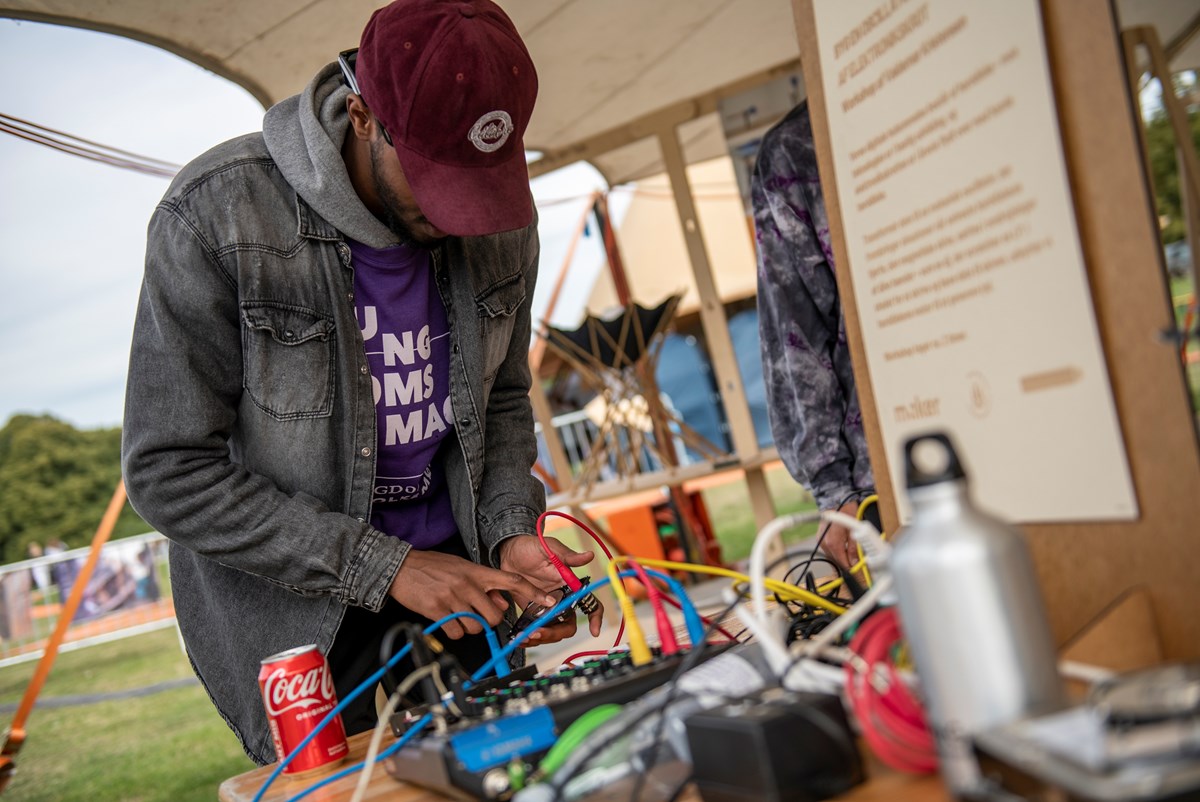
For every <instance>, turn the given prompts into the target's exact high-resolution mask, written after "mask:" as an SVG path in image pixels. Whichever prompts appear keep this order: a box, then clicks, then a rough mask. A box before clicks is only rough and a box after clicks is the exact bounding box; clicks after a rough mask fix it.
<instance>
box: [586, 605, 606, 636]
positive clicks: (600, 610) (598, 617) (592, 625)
mask: <svg viewBox="0 0 1200 802" xmlns="http://www.w3.org/2000/svg"><path fill="white" fill-rule="evenodd" d="M602 626H604V605H600V606H599V607H597V608H596V610H595V611H594V612H593V613H592V614H591V615H589V616H588V631H589V632H591V633H592V637H593V638H598V637H600V628H601V627H602Z"/></svg>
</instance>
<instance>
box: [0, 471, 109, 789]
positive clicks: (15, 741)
mask: <svg viewBox="0 0 1200 802" xmlns="http://www.w3.org/2000/svg"><path fill="white" fill-rule="evenodd" d="M124 507H125V481H124V480H123V479H122V480H120V481H118V482H117V489H116V490H114V491H113V496H112V500H111V501H109V502H108V509H106V510H105V511H104V517H102V518H101V519H100V526H99V527H97V529H96V534H95V536H94V537H93V538H92V550H91V552H89V553H88V558H87V562H85V563H84V564H83V569H82V570H81V571H80V572H79V576H78V578H77V579H76V580H75V585H74V586H73V587H72V588H71V595H70V597H68V598H67V603H66V605H64V606H63V608H62V610H61V611H60V612H59V615H58V623H57V624H56V625H55V627H54V634H52V635H51V636H50V640H49V641H48V642H47V643H46V651H45V653H43V654H42V659H41V660H39V661H38V666H37V671H35V672H34V673H33V679H31V680H30V681H29V686H28V687H27V688H26V689H25V697H24V698H23V699H21V706H20V707H19V708H17V714H16V715H15V716H13V720H12V724H10V725H9V727H8V729H7V730H6V731H5V733H4V746H3V748H2V749H0V793H4V789H5V788H7V787H8V783H9V781H10V780H12V776H13V774H14V773H16V770H17V765H16V762H15V760H14V758H15V757H16V755H17V753H18V752H20V751H21V747H22V746H23V745H24V744H25V721H26V720H27V719H28V718H29V714H30V713H31V712H33V705H34V702H36V701H37V698H38V694H40V693H41V692H42V686H43V685H45V684H46V677H47V676H48V675H49V674H50V668H51V667H52V666H53V665H54V659H55V658H56V657H58V647H59V646H61V645H62V641H63V638H64V637H65V636H66V634H67V627H69V626H70V625H71V619H73V618H74V617H75V612H76V611H77V610H78V609H79V603H80V602H81V601H83V592H84V590H86V589H87V584H88V580H89V579H91V578H92V572H93V571H95V570H96V563H98V562H99V561H100V550H101V548H102V547H103V546H104V544H105V543H106V542H108V538H109V536H110V535H112V531H113V527H114V526H116V523H117V518H118V517H119V516H120V515H121V510H122V509H123V508H124Z"/></svg>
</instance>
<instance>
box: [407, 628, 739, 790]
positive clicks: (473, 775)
mask: <svg viewBox="0 0 1200 802" xmlns="http://www.w3.org/2000/svg"><path fill="white" fill-rule="evenodd" d="M721 651H722V649H719V648H711V647H710V648H708V649H706V650H705V654H704V655H703V657H702V659H707V658H708V657H710V656H712V655H716V654H719V653H720V652H721ZM685 655H686V652H680V653H678V654H674V655H670V656H666V657H664V656H662V654H661V653H659V652H655V654H654V659H653V661H652V662H651V663H649V664H647V665H644V666H635V665H633V661H632V659H631V657H630V654H629V652H628V651H616V652H612V653H610V654H608V655H606V656H602V657H597V658H593V659H590V660H587V661H586V662H583V663H581V664H580V665H579V666H578V667H572V668H564V669H561V670H558V671H555V672H554V673H552V674H549V675H546V676H538V675H536V669H535V668H532V667H526V668H525V669H521V670H519V671H517V672H514V673H513V674H510V675H509V676H507V677H504V678H503V680H502V681H497V680H494V679H493V680H490V681H488V682H484V683H480V684H479V685H477V686H475V687H472V688H471V689H470V690H466V691H461V690H456V691H455V692H454V694H455V704H456V706H457V707H458V708H459V710H460V711H461V713H462V715H461V716H456V717H453V718H449V719H446V718H443V719H441V724H440V725H438V726H435V727H433V728H430V729H428V731H427V732H422V733H420V734H418V735H417V736H416V737H415V738H414V739H413V741H412V743H410V744H408V745H407V746H405V747H404V748H403V749H401V750H400V751H399V752H397V753H396V754H394V755H392V756H391V757H389V758H388V759H387V761H386V764H385V765H386V767H387V771H388V773H389V774H391V775H392V776H393V777H395V778H396V779H398V780H402V781H404V782H408V783H413V784H415V785H421V786H424V787H427V788H432V789H434V790H437V791H440V792H442V793H450V794H452V795H456V796H460V797H464V798H472V799H480V798H482V799H489V800H503V799H507V798H508V797H509V796H510V795H511V793H512V790H513V788H512V783H511V779H510V771H513V770H516V771H520V772H526V773H533V771H534V769H535V768H536V763H537V762H538V760H540V758H541V757H542V756H543V755H544V754H545V753H546V752H547V751H548V750H549V749H550V747H551V746H553V745H554V743H555V742H556V741H557V740H558V737H559V736H560V735H561V734H562V732H563V731H564V730H565V729H566V728H567V727H568V726H570V724H571V723H572V722H574V721H575V720H576V719H577V718H579V717H580V716H581V715H583V714H584V713H586V712H588V711H589V710H591V709H593V708H595V707H598V706H600V705H603V704H625V703H627V702H631V701H633V700H635V699H638V698H640V697H641V696H642V695H643V694H645V693H647V692H648V691H651V690H653V689H654V688H656V687H658V686H660V685H662V684H663V683H665V682H667V681H668V680H670V679H671V677H672V676H673V675H674V674H675V672H676V671H677V670H678V669H679V666H680V664H681V663H682V661H683V659H684V657H685ZM447 684H448V685H449V686H450V687H454V684H453V683H447ZM460 688H461V686H460ZM423 712H424V709H423V708H421V709H415V710H410V711H406V712H405V713H403V714H398V715H397V716H396V717H393V721H392V729H393V732H395V733H396V734H397V735H400V734H402V733H404V732H405V731H406V730H407V727H408V726H409V725H411V724H412V723H413V722H415V721H416V720H417V719H418V718H419V717H420V715H421V714H422V713H423Z"/></svg>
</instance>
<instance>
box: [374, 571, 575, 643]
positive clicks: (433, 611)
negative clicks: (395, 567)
mask: <svg viewBox="0 0 1200 802" xmlns="http://www.w3.org/2000/svg"><path fill="white" fill-rule="evenodd" d="M501 591H508V592H509V593H512V594H515V595H517V596H520V597H522V598H526V599H535V600H540V603H541V604H543V605H544V606H546V607H553V606H554V604H555V601H554V599H553V598H551V597H548V596H547V595H546V593H545V592H544V591H541V590H538V589H537V588H535V587H534V586H533V584H532V583H531V582H530V581H529V580H528V579H526V578H525V577H523V576H521V575H520V574H514V573H511V572H509V571H497V570H496V569H494V568H487V567H486V566H482V565H479V564H477V563H473V562H471V561H470V560H465V559H463V558H462V557H455V556H454V555H452V554H442V553H441V552H438V551H422V550H419V549H412V550H411V551H409V552H408V556H406V557H405V558H404V562H403V563H402V564H401V565H400V570H399V571H397V572H396V578H395V579H393V580H392V588H391V591H389V592H390V594H391V596H392V598H393V599H395V600H396V601H398V602H400V604H402V605H404V606H405V607H407V608H408V609H410V610H412V611H413V612H416V613H420V614H421V615H423V616H425V617H426V618H428V619H429V620H431V621H437V620H438V619H439V618H443V617H445V616H447V615H450V614H451V613H465V612H475V613H479V615H481V616H483V618H484V619H485V620H486V621H487V622H488V623H489V624H491V625H492V626H493V627H494V626H496V625H497V624H499V623H500V621H501V620H502V619H503V618H504V611H505V610H507V609H508V600H507V599H506V598H504V594H503V593H502V592H501ZM482 631H483V627H481V626H480V625H479V622H478V621H476V620H475V619H473V618H456V619H455V620H453V621H450V622H447V623H446V624H445V625H443V626H442V632H444V633H445V634H446V637H447V638H450V639H451V640H458V639H459V638H461V637H463V635H465V634H467V633H470V634H472V635H477V634H479V633H480V632H482Z"/></svg>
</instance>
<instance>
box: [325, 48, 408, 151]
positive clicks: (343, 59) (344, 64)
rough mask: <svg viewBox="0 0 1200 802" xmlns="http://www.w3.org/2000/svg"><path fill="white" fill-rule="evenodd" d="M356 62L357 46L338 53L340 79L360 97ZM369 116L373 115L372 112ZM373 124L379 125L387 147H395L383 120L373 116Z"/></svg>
mask: <svg viewBox="0 0 1200 802" xmlns="http://www.w3.org/2000/svg"><path fill="white" fill-rule="evenodd" d="M357 63H358V48H357V47H353V48H351V49H349V50H343V51H342V52H341V53H338V66H339V67H341V68H342V80H343V81H345V82H346V86H348V87H350V91H351V92H353V93H354V94H356V95H358V96H359V97H362V92H361V91H359V88H358V79H357V78H355V77H354V67H355V65H356V64H357ZM371 116H373V117H374V116H375V115H374V114H372V115H371ZM375 124H376V125H378V126H379V132H380V133H382V134H383V141H384V142H387V143H388V146H389V147H395V145H392V135H391V134H389V133H388V131H387V129H386V128H384V127H383V121H381V120H380V119H379V118H378V117H375Z"/></svg>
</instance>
